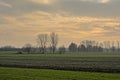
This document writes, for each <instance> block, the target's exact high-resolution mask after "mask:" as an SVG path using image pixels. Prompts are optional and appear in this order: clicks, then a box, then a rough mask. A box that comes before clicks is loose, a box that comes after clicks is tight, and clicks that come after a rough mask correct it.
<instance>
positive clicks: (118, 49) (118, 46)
mask: <svg viewBox="0 0 120 80" xmlns="http://www.w3.org/2000/svg"><path fill="white" fill-rule="evenodd" d="M117 51H118V52H120V41H117Z"/></svg>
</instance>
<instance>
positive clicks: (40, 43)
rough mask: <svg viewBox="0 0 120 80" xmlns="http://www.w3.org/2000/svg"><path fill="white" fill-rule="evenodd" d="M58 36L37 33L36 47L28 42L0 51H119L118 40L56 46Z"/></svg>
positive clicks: (119, 44) (119, 43) (85, 41)
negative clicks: (18, 46)
mask: <svg viewBox="0 0 120 80" xmlns="http://www.w3.org/2000/svg"><path fill="white" fill-rule="evenodd" d="M58 42H59V36H58V34H56V33H55V32H52V33H50V34H39V35H38V36H37V39H36V43H37V47H32V45H31V44H30V43H28V44H25V45H24V46H23V47H22V48H15V47H11V46H5V47H1V48H0V51H18V52H19V53H23V52H26V53H42V54H45V53H67V52H69V53H70V52H71V53H80V52H87V53H89V52H112V53H113V52H117V53H118V52H120V41H103V42H99V41H94V40H83V41H80V43H79V45H78V44H76V43H74V42H72V43H70V44H69V46H68V47H65V46H64V45H63V46H61V47H58Z"/></svg>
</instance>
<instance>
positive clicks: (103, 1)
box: [81, 0, 111, 3]
mask: <svg viewBox="0 0 120 80" xmlns="http://www.w3.org/2000/svg"><path fill="white" fill-rule="evenodd" d="M81 1H84V2H97V3H108V2H110V1H111V0H81Z"/></svg>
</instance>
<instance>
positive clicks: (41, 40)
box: [37, 34, 48, 54]
mask: <svg viewBox="0 0 120 80" xmlns="http://www.w3.org/2000/svg"><path fill="white" fill-rule="evenodd" d="M47 42H48V35H47V34H39V35H38V38H37V44H38V46H39V49H40V51H41V52H42V53H43V54H44V53H45V52H46V46H47Z"/></svg>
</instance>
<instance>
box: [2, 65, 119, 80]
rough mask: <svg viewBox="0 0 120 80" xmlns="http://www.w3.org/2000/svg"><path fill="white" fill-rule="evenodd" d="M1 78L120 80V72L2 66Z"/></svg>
mask: <svg viewBox="0 0 120 80" xmlns="http://www.w3.org/2000/svg"><path fill="white" fill-rule="evenodd" d="M0 80H120V74H111V73H94V72H92V73H90V72H75V71H60V70H44V69H42V70H41V69H25V68H22V69H21V68H4V67H0Z"/></svg>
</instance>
